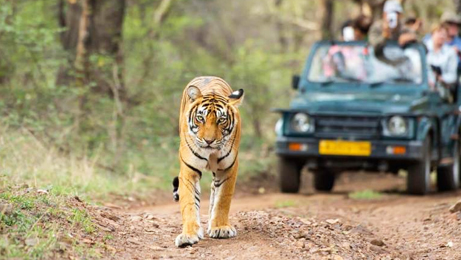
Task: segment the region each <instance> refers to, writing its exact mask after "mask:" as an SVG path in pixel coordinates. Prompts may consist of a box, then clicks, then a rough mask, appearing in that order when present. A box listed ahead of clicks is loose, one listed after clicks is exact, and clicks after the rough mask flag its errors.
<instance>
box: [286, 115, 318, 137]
mask: <svg viewBox="0 0 461 260" xmlns="http://www.w3.org/2000/svg"><path fill="white" fill-rule="evenodd" d="M291 129H292V130H293V131H295V132H298V133H311V132H313V131H314V121H313V120H312V118H311V117H309V115H307V114H304V113H297V114H295V115H294V116H293V117H292V118H291Z"/></svg>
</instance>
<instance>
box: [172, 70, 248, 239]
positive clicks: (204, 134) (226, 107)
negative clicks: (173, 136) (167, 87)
mask: <svg viewBox="0 0 461 260" xmlns="http://www.w3.org/2000/svg"><path fill="white" fill-rule="evenodd" d="M243 98H244V91H243V89H239V90H237V91H233V90H232V89H231V87H230V86H229V84H228V83H227V82H226V81H224V80H223V79H221V78H219V77H212V76H203V77H197V78H195V79H193V80H192V81H191V82H189V83H188V84H187V86H186V88H185V89H184V92H183V95H182V100H181V108H180V114H179V135H180V146H179V163H180V171H179V175H178V177H175V178H174V180H173V197H174V199H175V200H176V201H178V200H179V204H180V208H181V217H182V233H181V234H180V235H178V236H177V237H176V239H175V245H176V246H177V247H185V246H189V245H193V244H196V243H197V242H198V241H199V240H200V239H203V229H202V227H201V224H200V213H199V210H200V183H199V181H200V179H201V177H202V171H211V172H212V173H213V181H212V182H211V195H210V208H209V221H208V228H207V234H208V236H210V237H211V238H231V237H235V236H236V235H237V230H236V229H235V228H234V227H233V226H231V225H230V223H229V210H230V205H231V199H232V196H233V194H234V189H235V183H236V180H237V169H238V165H239V162H238V157H237V155H238V149H239V145H240V134H241V120H240V113H239V110H238V107H239V106H240V105H241V104H242V102H243Z"/></svg>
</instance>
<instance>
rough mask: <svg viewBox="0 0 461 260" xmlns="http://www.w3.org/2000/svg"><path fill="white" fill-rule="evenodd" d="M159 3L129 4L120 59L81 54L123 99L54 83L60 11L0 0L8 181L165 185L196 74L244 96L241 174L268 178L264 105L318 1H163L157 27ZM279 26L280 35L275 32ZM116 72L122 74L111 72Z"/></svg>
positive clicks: (73, 187)
mask: <svg viewBox="0 0 461 260" xmlns="http://www.w3.org/2000/svg"><path fill="white" fill-rule="evenodd" d="M64 2H65V4H69V3H68V2H67V1H64ZM407 2H408V4H409V5H411V6H412V5H413V4H414V1H407ZM427 4H429V3H427ZM158 5H159V1H153V0H133V1H130V2H129V4H128V5H127V9H126V12H125V17H124V24H123V31H122V38H121V39H120V40H121V45H122V47H123V48H122V49H123V51H122V52H123V57H124V59H123V63H120V64H119V63H117V61H116V60H117V57H114V56H111V55H107V54H100V53H99V54H96V53H91V55H90V56H89V64H90V66H89V67H90V68H91V69H92V70H95V71H99V72H100V73H99V74H98V75H99V76H100V77H102V78H104V80H105V81H106V82H109V84H111V86H112V87H114V86H116V85H117V86H118V84H123V85H124V86H125V88H126V95H125V96H123V97H121V98H117V97H114V95H113V92H111V93H107V92H103V91H97V90H98V87H99V86H98V85H97V84H98V83H97V80H95V79H90V80H89V82H85V84H84V85H83V86H81V84H80V85H79V84H77V83H76V82H73V81H69V82H67V83H66V84H58V83H57V82H58V80H57V78H58V75H60V72H62V71H69V73H70V74H71V75H77V72H76V71H74V70H73V69H72V67H73V64H72V62H71V63H69V62H68V59H69V57H71V56H72V55H74V53H73V52H72V51H66V50H64V49H63V47H62V46H61V45H62V44H61V39H60V37H61V36H62V35H61V33H62V32H64V31H65V30H67V29H66V28H60V27H59V22H58V17H57V16H56V15H50V14H55V12H57V11H58V6H57V3H56V1H52V0H35V1H31V0H19V1H9V0H0V57H1V59H0V85H1V87H0V111H1V115H2V117H1V119H0V134H1V138H0V144H1V147H2V149H0V159H1V160H0V165H1V167H2V170H3V171H2V174H3V175H4V176H5V179H9V180H10V182H26V183H28V184H29V185H31V186H34V187H51V191H52V192H53V193H55V194H69V193H72V194H80V195H82V194H91V195H93V197H96V198H97V197H103V196H104V194H107V193H118V194H120V193H121V194H128V193H130V194H132V193H137V194H145V192H146V191H149V190H153V189H156V188H161V189H170V185H171V180H172V178H173V177H174V176H175V175H177V174H178V170H179V165H178V159H177V150H178V144H179V138H178V137H177V128H178V116H179V103H180V99H181V95H182V91H183V89H184V87H185V85H186V84H187V82H189V81H190V80H191V79H193V78H194V77H196V76H201V75H215V76H220V77H222V78H224V79H225V80H227V81H228V82H229V83H230V84H231V86H232V87H233V88H234V89H239V88H243V89H244V90H245V101H244V104H243V106H242V107H241V109H240V110H241V114H242V121H243V136H242V143H241V152H240V156H241V162H240V176H241V178H242V179H245V178H246V177H248V176H252V175H256V174H259V173H260V172H271V171H272V169H273V168H274V167H273V164H274V163H273V162H274V160H273V154H271V153H270V152H269V151H271V150H273V143H274V133H273V127H274V124H275V121H276V120H277V117H278V115H276V114H273V113H271V112H270V109H271V108H272V107H284V106H287V104H288V102H289V100H290V95H291V94H292V92H291V91H290V88H289V83H290V77H291V74H294V73H298V72H299V71H300V70H301V66H302V63H303V60H304V58H305V55H306V53H307V52H308V48H307V46H308V45H307V44H309V43H312V42H313V41H314V40H315V37H312V35H313V32H312V31H309V30H307V31H306V29H305V28H304V27H302V26H301V27H299V26H298V25H296V24H298V23H297V22H295V23H293V21H304V20H306V19H308V18H309V17H310V16H312V15H314V14H315V13H316V11H317V3H308V2H302V1H296V0H290V1H284V2H283V3H282V5H281V6H280V7H276V6H273V3H264V4H262V2H261V1H256V0H249V1H242V2H238V3H235V4H229V3H228V2H227V1H223V0H219V1H185V0H181V1H172V5H171V7H170V8H169V9H168V10H166V13H165V15H164V16H163V19H161V22H160V23H155V22H154V21H153V17H154V16H155V15H156V14H157V11H158V10H157V8H158ZM353 5H354V4H352V3H348V4H346V3H341V4H337V7H338V8H352V6H353ZM67 9H68V8H67ZM67 9H66V10H67ZM67 11H70V10H67ZM337 17H341V19H342V16H337ZM338 19H339V18H338ZM279 22H280V23H283V26H282V29H283V31H280V30H281V29H280V28H279V29H277V28H278V27H277V23H279ZM340 22H342V21H335V23H340ZM308 24H309V23H308ZM282 38H283V39H282ZM283 41H285V42H286V43H285V44H284V43H282V42H283ZM120 71H122V72H123V77H121V78H117V77H116V76H114V74H117V73H118V72H120ZM117 80H120V81H121V82H117ZM204 176H208V175H207V174H205V175H204ZM205 178H210V177H205ZM208 180H209V179H205V180H204V181H208ZM205 187H208V185H205Z"/></svg>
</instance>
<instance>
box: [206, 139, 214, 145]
mask: <svg viewBox="0 0 461 260" xmlns="http://www.w3.org/2000/svg"><path fill="white" fill-rule="evenodd" d="M204 140H205V142H206V143H207V144H212V143H213V142H214V140H215V139H204Z"/></svg>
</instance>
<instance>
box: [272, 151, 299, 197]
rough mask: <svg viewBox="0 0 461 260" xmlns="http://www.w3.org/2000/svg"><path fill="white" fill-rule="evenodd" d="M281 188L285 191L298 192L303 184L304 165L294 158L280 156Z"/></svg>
mask: <svg viewBox="0 0 461 260" xmlns="http://www.w3.org/2000/svg"><path fill="white" fill-rule="evenodd" d="M278 167H279V169H278V170H279V183H280V190H281V191H282V192H284V193H297V192H298V191H299V187H300V185H301V170H302V167H303V165H302V164H301V163H299V162H298V161H296V160H294V159H289V158H283V157H282V158H279V164H278Z"/></svg>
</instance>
